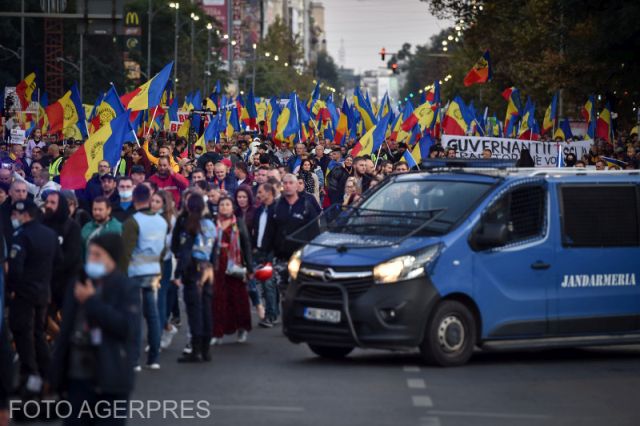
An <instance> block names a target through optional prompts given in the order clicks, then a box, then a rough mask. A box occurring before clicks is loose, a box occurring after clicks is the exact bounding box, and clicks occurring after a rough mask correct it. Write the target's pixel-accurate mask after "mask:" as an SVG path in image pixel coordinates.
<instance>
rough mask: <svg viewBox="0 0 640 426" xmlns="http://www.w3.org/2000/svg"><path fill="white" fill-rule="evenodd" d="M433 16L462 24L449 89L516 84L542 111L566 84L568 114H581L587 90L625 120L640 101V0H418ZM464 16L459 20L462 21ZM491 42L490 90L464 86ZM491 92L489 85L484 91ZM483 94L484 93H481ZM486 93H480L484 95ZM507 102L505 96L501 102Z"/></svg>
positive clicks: (472, 91)
mask: <svg viewBox="0 0 640 426" xmlns="http://www.w3.org/2000/svg"><path fill="white" fill-rule="evenodd" d="M422 1H425V2H427V3H428V4H429V7H430V10H431V11H432V12H433V13H435V14H436V15H437V16H438V17H441V18H448V19H455V20H456V25H460V26H462V27H464V28H465V30H464V35H463V38H462V47H461V49H459V50H458V51H457V52H456V53H455V54H454V56H453V58H451V61H450V66H451V71H450V73H451V74H452V75H453V79H452V84H451V85H448V86H447V88H446V91H447V92H448V91H449V90H451V89H455V90H458V91H459V92H460V93H461V94H463V95H477V94H478V93H479V92H480V91H483V92H484V93H485V99H487V98H488V99H489V101H490V102H491V101H492V100H493V99H495V100H496V102H497V101H498V100H499V99H500V98H499V92H500V91H501V90H502V89H504V88H506V87H509V86H512V85H515V86H517V87H519V88H521V89H522V91H523V92H524V93H526V94H529V95H531V97H532V99H534V100H535V101H537V102H538V111H539V113H540V116H541V115H542V113H543V112H544V109H545V108H546V105H548V102H549V101H550V99H551V96H552V94H553V93H554V92H555V91H557V90H559V89H562V90H563V99H564V106H565V114H566V115H570V116H578V111H579V109H580V108H581V107H582V105H583V104H584V102H585V100H586V97H587V96H588V95H589V94H590V93H597V94H601V95H604V96H603V99H605V98H607V99H608V100H609V101H610V102H611V105H612V107H613V108H614V109H617V110H618V113H619V114H620V120H621V122H622V124H624V121H625V120H626V121H629V120H630V119H632V117H631V115H632V114H631V112H632V111H631V104H632V102H634V101H635V102H636V103H638V102H640V85H639V84H638V80H637V76H638V75H639V74H640V61H637V60H636V58H635V56H636V54H637V52H638V51H640V30H639V28H640V27H638V25H637V22H638V21H639V20H640V3H638V2H630V1H625V0H611V1H607V2H602V1H597V0H584V1H583V0H580V1H579V0H526V1H522V2H513V1H510V0H485V1H480V0H478V1H475V2H457V1H453V0H422ZM460 20H462V23H461V22H460ZM485 49H490V50H491V57H492V60H493V71H494V79H493V80H494V81H493V83H491V86H492V87H494V88H495V89H494V90H487V89H484V88H481V86H472V87H471V88H466V89H465V88H463V87H461V86H462V85H461V82H462V78H463V77H464V74H465V73H466V72H467V71H468V70H469V68H471V66H472V65H473V63H474V62H475V60H477V58H478V57H479V56H480V55H481V54H482V52H483V51H484V50H485ZM488 92H491V93H488ZM486 95H488V96H486ZM483 101H484V99H483ZM502 105H503V106H502V108H504V102H503V103H502Z"/></svg>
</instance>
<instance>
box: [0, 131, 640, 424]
mask: <svg viewBox="0 0 640 426" xmlns="http://www.w3.org/2000/svg"><path fill="white" fill-rule="evenodd" d="M82 143H83V142H82V141H73V140H66V141H64V143H61V144H60V143H57V142H52V141H51V140H49V139H47V140H46V141H45V140H43V138H42V134H41V132H40V131H39V130H36V131H35V132H33V137H32V138H31V139H29V140H28V141H27V142H26V143H25V144H24V145H22V144H13V145H0V149H1V150H2V152H0V166H1V167H0V236H1V237H2V238H3V240H4V241H3V244H1V245H0V246H2V247H4V248H5V249H4V250H0V257H1V260H2V261H3V262H4V263H5V264H6V265H7V266H6V268H5V269H6V285H5V286H2V285H0V291H1V290H2V289H3V287H4V294H2V293H1V292H0V297H3V298H4V300H5V303H4V304H2V308H5V307H6V309H2V310H0V312H2V315H1V316H0V319H2V320H3V322H2V324H1V328H0V330H1V334H0V378H1V379H0V403H1V404H3V405H2V406H1V407H0V408H6V404H7V398H8V397H9V395H10V392H11V391H12V388H13V385H14V383H13V382H12V381H11V379H10V378H11V377H12V374H11V371H12V369H13V366H14V362H13V360H14V357H13V355H12V354H13V351H14V350H15V352H16V353H17V358H18V359H19V374H18V375H17V376H18V377H19V378H18V380H17V393H18V395H19V397H20V398H22V399H23V400H29V399H38V398H40V397H42V396H43V395H44V394H45V393H47V392H49V393H53V392H55V393H58V394H59V395H61V396H62V397H65V398H67V399H68V400H69V401H70V402H71V403H72V405H73V406H74V407H77V406H78V404H81V403H82V401H83V400H86V399H87V398H94V399H96V398H97V397H98V394H99V395H100V398H101V399H105V398H106V399H109V398H112V399H123V398H124V399H126V398H127V396H128V395H129V393H130V392H131V390H132V387H133V383H134V376H135V373H134V372H135V371H140V370H142V368H146V369H150V370H158V369H160V368H161V367H160V362H161V360H162V361H166V359H162V356H161V351H162V350H163V349H166V348H168V347H169V346H170V345H171V344H172V340H173V337H174V336H175V335H176V333H177V329H178V327H181V326H183V324H184V322H183V318H184V317H185V315H183V314H182V313H181V308H182V307H183V306H184V307H185V308H186V320H187V321H186V323H187V327H186V328H187V335H188V336H189V342H188V344H187V345H186V346H185V347H184V349H183V351H182V356H181V357H179V358H178V359H177V361H178V362H181V363H194V362H207V361H210V360H211V347H213V346H214V345H218V344H221V343H223V342H224V339H225V336H230V335H235V339H236V340H237V342H240V343H244V342H246V341H247V339H248V333H249V332H250V331H251V330H252V316H251V306H252V305H253V307H254V308H255V311H256V315H257V317H258V321H259V322H258V324H259V326H260V327H264V328H271V327H273V326H274V325H276V324H278V322H279V317H280V311H279V305H280V289H279V286H278V283H279V282H281V281H282V279H283V277H281V276H280V275H279V274H280V273H279V272H276V273H275V274H274V275H273V276H270V277H267V278H262V279H257V278H256V271H257V270H260V269H262V268H264V267H265V265H270V264H273V266H274V269H275V270H276V271H283V270H284V269H286V268H283V267H282V265H283V264H286V262H287V260H288V259H289V257H290V256H291V255H292V253H293V252H294V251H295V250H297V249H298V248H299V246H300V243H299V242H296V241H294V240H291V239H288V238H287V236H289V235H290V234H292V233H293V232H296V231H298V230H300V229H301V228H303V227H305V226H306V225H307V224H309V223H310V222H313V221H314V219H315V218H316V217H317V216H318V215H319V214H320V213H321V211H322V210H323V209H324V208H327V207H329V206H332V205H342V206H348V205H351V204H353V203H356V202H358V200H359V198H360V197H361V194H362V193H364V192H365V191H367V190H368V189H370V188H372V187H374V186H375V185H378V184H379V183H380V182H382V181H383V180H384V179H385V177H387V176H388V175H391V174H394V173H406V172H409V166H408V165H407V163H406V162H404V161H403V155H404V152H405V151H406V150H407V149H408V146H407V145H406V144H404V143H395V142H393V141H385V143H384V144H383V146H382V148H381V149H380V151H379V152H377V153H374V155H368V156H356V157H355V158H354V157H352V156H351V155H350V150H351V148H352V147H353V146H354V144H355V140H353V139H351V140H349V141H347V143H346V144H344V146H340V145H334V144H333V143H332V142H331V141H329V140H324V139H317V138H311V139H310V140H309V141H307V142H306V143H298V144H295V145H294V146H293V147H289V146H287V145H284V144H275V143H274V142H272V141H271V140H270V138H265V137H263V136H261V135H255V134H236V135H234V136H233V137H232V138H230V139H229V140H221V141H218V142H213V141H210V142H208V143H207V144H206V147H205V148H202V147H200V146H197V147H195V146H194V145H193V144H189V143H187V141H186V140H184V139H177V138H176V137H175V135H170V134H167V135H165V134H163V133H159V134H157V135H154V136H152V137H148V138H146V140H143V141H141V142H140V144H138V143H137V142H133V141H132V142H127V143H126V144H124V146H123V149H122V155H121V159H120V161H119V162H118V163H117V164H115V165H111V164H109V163H108V162H106V161H101V162H100V163H99V165H98V169H97V173H95V174H94V175H93V176H92V177H91V178H90V179H89V180H88V182H87V185H86V187H85V188H84V189H82V190H76V191H69V190H66V189H65V188H63V187H61V186H60V173H61V171H62V170H63V169H64V167H65V160H66V159H67V158H69V156H70V155H72V154H73V153H74V152H75V151H76V150H77V148H78V147H79V146H80V145H82ZM603 156H605V157H609V158H615V159H616V160H619V161H621V162H622V163H620V164H624V167H625V168H638V167H639V164H640V143H639V142H638V137H637V135H632V136H629V135H620V137H619V138H618V139H616V142H615V143H614V144H607V143H604V141H601V140H597V141H596V143H595V144H594V145H593V147H592V149H591V150H590V152H589V153H588V154H587V155H586V156H585V157H584V158H579V159H578V158H575V156H574V155H573V154H569V155H567V157H566V158H565V165H566V166H567V167H585V166H593V167H595V168H596V169H604V168H608V167H620V166H619V165H613V166H612V165H610V164H609V163H606V162H605V161H604V160H603V159H602V158H601V157H603ZM430 157H431V158H455V157H456V151H455V148H443V147H441V146H440V145H439V144H436V145H435V146H433V147H432V148H431V150H430ZM483 157H484V158H490V157H491V151H488V152H484V153H483ZM519 165H520V166H523V167H526V166H533V164H532V160H531V157H530V156H528V157H527V153H524V152H523V155H522V157H521V159H520V160H519ZM2 278H4V276H3V274H2V273H0V279H2ZM0 284H2V283H1V282H0ZM180 295H182V296H181V297H180ZM181 298H182V300H183V301H184V305H181V304H180V303H179V300H180V299H181ZM145 337H146V338H145ZM228 339H229V338H228V337H227V340H228ZM2 423H3V422H2V421H1V419H0V425H1V424H2Z"/></svg>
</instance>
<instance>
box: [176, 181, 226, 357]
mask: <svg viewBox="0 0 640 426" xmlns="http://www.w3.org/2000/svg"><path fill="white" fill-rule="evenodd" d="M185 201H186V213H187V214H186V215H184V216H181V217H180V218H179V220H178V222H177V223H176V227H175V229H174V231H173V236H172V240H171V249H172V251H173V253H174V254H175V256H176V259H177V266H176V272H175V279H176V280H177V281H178V283H179V284H182V285H183V286H184V302H185V305H186V307H187V317H188V319H189V332H190V334H191V352H185V353H183V354H182V356H181V357H180V358H178V362H181V363H191V362H200V361H211V355H210V353H209V339H210V337H211V334H212V332H213V315H212V311H211V310H212V306H213V305H212V298H213V266H212V255H213V248H214V244H215V242H216V235H217V230H216V226H215V225H214V223H213V221H212V220H211V219H209V218H207V217H206V216H205V212H206V210H205V202H204V198H203V197H202V195H200V194H197V193H191V194H189V196H188V198H187V199H186V200H185Z"/></svg>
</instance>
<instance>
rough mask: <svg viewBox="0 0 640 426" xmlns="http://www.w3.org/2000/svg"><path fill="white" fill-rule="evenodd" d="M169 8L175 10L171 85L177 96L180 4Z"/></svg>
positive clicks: (172, 4) (170, 4) (171, 5)
mask: <svg viewBox="0 0 640 426" xmlns="http://www.w3.org/2000/svg"><path fill="white" fill-rule="evenodd" d="M169 7H171V8H173V9H175V10H176V22H175V33H176V34H175V37H174V40H173V84H174V88H175V93H176V96H177V94H178V38H179V37H180V27H179V25H180V24H179V19H180V17H179V16H180V15H179V12H180V3H178V2H175V3H169Z"/></svg>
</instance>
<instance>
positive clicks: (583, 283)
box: [562, 274, 636, 288]
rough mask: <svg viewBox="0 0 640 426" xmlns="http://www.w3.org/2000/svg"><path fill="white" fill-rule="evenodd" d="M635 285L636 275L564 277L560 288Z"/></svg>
mask: <svg viewBox="0 0 640 426" xmlns="http://www.w3.org/2000/svg"><path fill="white" fill-rule="evenodd" d="M634 285H636V274H591V275H586V274H582V275H565V276H564V280H563V281H562V288H575V287H614V286H616V287H617V286H634Z"/></svg>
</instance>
